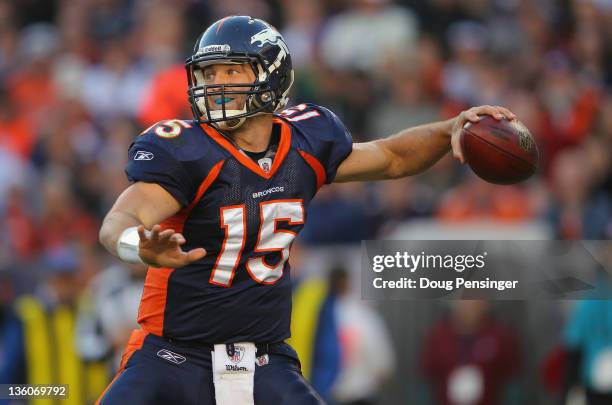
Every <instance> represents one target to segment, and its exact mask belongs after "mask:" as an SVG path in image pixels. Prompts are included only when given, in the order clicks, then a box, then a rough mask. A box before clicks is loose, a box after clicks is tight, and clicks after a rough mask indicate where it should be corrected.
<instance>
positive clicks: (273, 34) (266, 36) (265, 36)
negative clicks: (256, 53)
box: [251, 27, 289, 56]
mask: <svg viewBox="0 0 612 405" xmlns="http://www.w3.org/2000/svg"><path fill="white" fill-rule="evenodd" d="M255 42H259V45H257V46H259V47H260V48H261V47H263V46H264V45H265V44H272V45H278V46H280V47H281V49H282V50H283V51H284V53H285V55H286V54H288V53H289V48H288V47H287V44H286V43H285V41H284V40H283V37H282V36H281V34H280V33H279V32H278V31H276V30H275V29H274V28H272V27H268V28H266V29H263V30H261V31H259V32H258V33H257V34H255V35H253V36H252V37H251V45H253V44H254V43H255ZM283 56H284V55H283Z"/></svg>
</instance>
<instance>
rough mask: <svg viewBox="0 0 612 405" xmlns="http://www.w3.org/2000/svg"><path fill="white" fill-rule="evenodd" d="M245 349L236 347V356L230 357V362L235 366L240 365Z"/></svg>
mask: <svg viewBox="0 0 612 405" xmlns="http://www.w3.org/2000/svg"><path fill="white" fill-rule="evenodd" d="M244 351H245V349H244V347H243V346H234V355H233V356H230V360H231V361H232V363H234V364H238V363H240V361H241V360H242V357H243V356H244Z"/></svg>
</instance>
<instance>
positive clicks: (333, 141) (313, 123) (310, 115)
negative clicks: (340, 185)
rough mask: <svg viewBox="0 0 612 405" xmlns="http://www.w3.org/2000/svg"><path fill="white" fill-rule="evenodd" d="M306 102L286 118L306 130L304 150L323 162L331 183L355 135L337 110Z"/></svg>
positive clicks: (304, 132)
mask: <svg viewBox="0 0 612 405" xmlns="http://www.w3.org/2000/svg"><path fill="white" fill-rule="evenodd" d="M304 106H305V107H303V108H302V110H301V111H299V113H292V115H291V116H289V117H288V118H287V119H288V121H292V122H293V123H294V125H296V126H297V127H299V129H300V130H301V132H302V133H303V134H304V149H305V152H307V153H309V154H311V155H313V156H314V157H315V158H316V159H317V160H318V161H319V162H320V163H321V164H322V165H323V167H324V169H325V175H326V183H328V184H329V183H331V182H332V181H333V180H334V178H335V177H336V172H337V171H338V167H339V166H340V164H341V163H342V162H343V161H344V159H346V158H347V157H348V155H350V154H351V152H352V150H353V138H352V137H351V133H350V132H349V130H348V129H347V128H346V127H345V126H344V124H343V123H342V121H340V119H339V118H338V117H337V116H336V114H334V113H333V112H331V111H330V110H328V109H327V108H325V107H321V106H317V105H313V104H305V105H304ZM302 117H305V118H303V119H301V118H302Z"/></svg>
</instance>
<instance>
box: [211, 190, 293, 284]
mask: <svg viewBox="0 0 612 405" xmlns="http://www.w3.org/2000/svg"><path fill="white" fill-rule="evenodd" d="M259 215H260V219H261V222H260V226H259V232H258V234H257V243H256V245H255V250H254V251H253V253H264V255H262V256H257V257H251V258H249V259H248V260H247V262H246V269H247V272H248V273H249V275H250V276H251V278H252V279H253V280H255V281H257V282H258V283H261V284H274V283H276V282H277V281H278V280H279V279H280V278H281V277H282V276H283V268H284V266H285V262H286V261H287V259H289V247H290V246H291V243H292V242H293V239H295V237H296V236H297V233H296V232H293V231H290V230H287V229H277V228H276V226H277V223H278V222H281V221H283V222H287V223H288V224H289V225H301V224H303V223H304V204H303V201H302V200H301V199H297V200H273V201H264V202H261V203H259ZM221 228H224V229H225V238H224V240H223V245H222V246H221V251H220V252H219V255H218V256H217V262H216V263H215V267H214V268H213V270H212V272H211V274H210V280H209V281H210V283H211V284H215V285H219V286H223V287H229V286H231V285H232V280H233V279H234V274H235V273H236V268H237V267H238V264H239V263H240V256H241V255H242V253H243V250H244V244H245V240H246V234H247V232H246V206H245V205H244V204H240V205H232V206H229V207H222V208H221ZM270 252H280V254H281V260H280V261H279V262H278V263H277V264H276V265H273V266H272V265H269V264H268V263H266V259H265V253H270Z"/></svg>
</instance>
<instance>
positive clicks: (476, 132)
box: [460, 115, 539, 184]
mask: <svg viewBox="0 0 612 405" xmlns="http://www.w3.org/2000/svg"><path fill="white" fill-rule="evenodd" d="M460 139H461V150H462V151H463V155H464V156H465V159H466V161H467V162H468V164H469V165H470V167H471V168H472V170H474V173H476V174H477V175H478V176H479V177H480V178H482V179H483V180H486V181H488V182H490V183H494V184H514V183H518V182H520V181H523V180H525V179H527V178H529V177H530V176H531V175H532V174H533V173H535V171H536V170H537V168H538V160H539V154H538V147H537V145H536V143H535V140H534V139H533V136H531V133H530V132H529V130H528V129H527V127H525V126H524V125H523V124H522V123H521V122H520V121H518V120H516V119H515V120H512V121H508V120H506V119H502V120H500V121H498V120H496V119H495V118H493V117H491V116H488V115H486V116H482V117H481V118H480V121H479V122H477V123H472V122H468V123H467V124H466V125H465V126H464V127H463V130H462V131H461V138H460Z"/></svg>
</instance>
